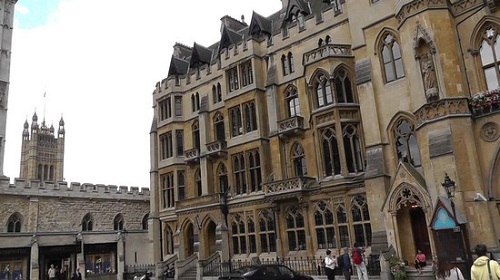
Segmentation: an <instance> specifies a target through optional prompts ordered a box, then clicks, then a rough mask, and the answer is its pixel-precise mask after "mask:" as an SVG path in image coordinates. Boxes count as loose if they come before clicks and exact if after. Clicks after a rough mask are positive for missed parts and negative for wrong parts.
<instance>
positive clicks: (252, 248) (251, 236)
mask: <svg viewBox="0 0 500 280" xmlns="http://www.w3.org/2000/svg"><path fill="white" fill-rule="evenodd" d="M247 220H248V221H247V229H248V230H247V232H248V233H247V236H248V253H250V254H251V253H257V239H256V238H255V223H254V222H253V219H252V218H248V219H247Z"/></svg>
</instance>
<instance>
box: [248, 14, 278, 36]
mask: <svg viewBox="0 0 500 280" xmlns="http://www.w3.org/2000/svg"><path fill="white" fill-rule="evenodd" d="M260 32H263V33H265V34H267V35H271V34H272V33H273V22H272V20H270V19H268V18H265V17H263V16H261V15H259V14H258V13H256V12H255V11H254V12H253V14H252V21H251V22H250V27H249V33H250V34H252V35H253V34H257V33H260Z"/></svg>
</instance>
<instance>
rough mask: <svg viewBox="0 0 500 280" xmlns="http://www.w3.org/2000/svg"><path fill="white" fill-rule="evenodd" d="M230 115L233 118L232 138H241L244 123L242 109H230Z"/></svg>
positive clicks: (237, 107)
mask: <svg viewBox="0 0 500 280" xmlns="http://www.w3.org/2000/svg"><path fill="white" fill-rule="evenodd" d="M229 115H230V116H231V136H232V137H235V136H239V135H242V134H243V122H242V119H241V108H240V106H236V107H233V108H230V109H229Z"/></svg>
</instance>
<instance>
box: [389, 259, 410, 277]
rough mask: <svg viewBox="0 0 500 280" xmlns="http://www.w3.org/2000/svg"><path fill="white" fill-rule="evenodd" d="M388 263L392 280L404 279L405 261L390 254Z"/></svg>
mask: <svg viewBox="0 0 500 280" xmlns="http://www.w3.org/2000/svg"><path fill="white" fill-rule="evenodd" d="M389 265H390V266H391V274H392V276H393V277H394V280H405V279H406V263H405V261H404V260H402V259H401V258H400V257H398V256H392V257H391V258H390V259H389Z"/></svg>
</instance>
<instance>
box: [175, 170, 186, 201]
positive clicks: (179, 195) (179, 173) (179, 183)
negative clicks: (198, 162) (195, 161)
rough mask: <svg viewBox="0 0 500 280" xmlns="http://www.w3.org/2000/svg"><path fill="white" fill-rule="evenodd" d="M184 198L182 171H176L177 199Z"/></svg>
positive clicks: (184, 188) (184, 187)
mask: <svg viewBox="0 0 500 280" xmlns="http://www.w3.org/2000/svg"><path fill="white" fill-rule="evenodd" d="M185 197H186V186H185V183H184V171H182V170H181V171H177V199H178V200H179V201H180V200H184V198H185Z"/></svg>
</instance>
